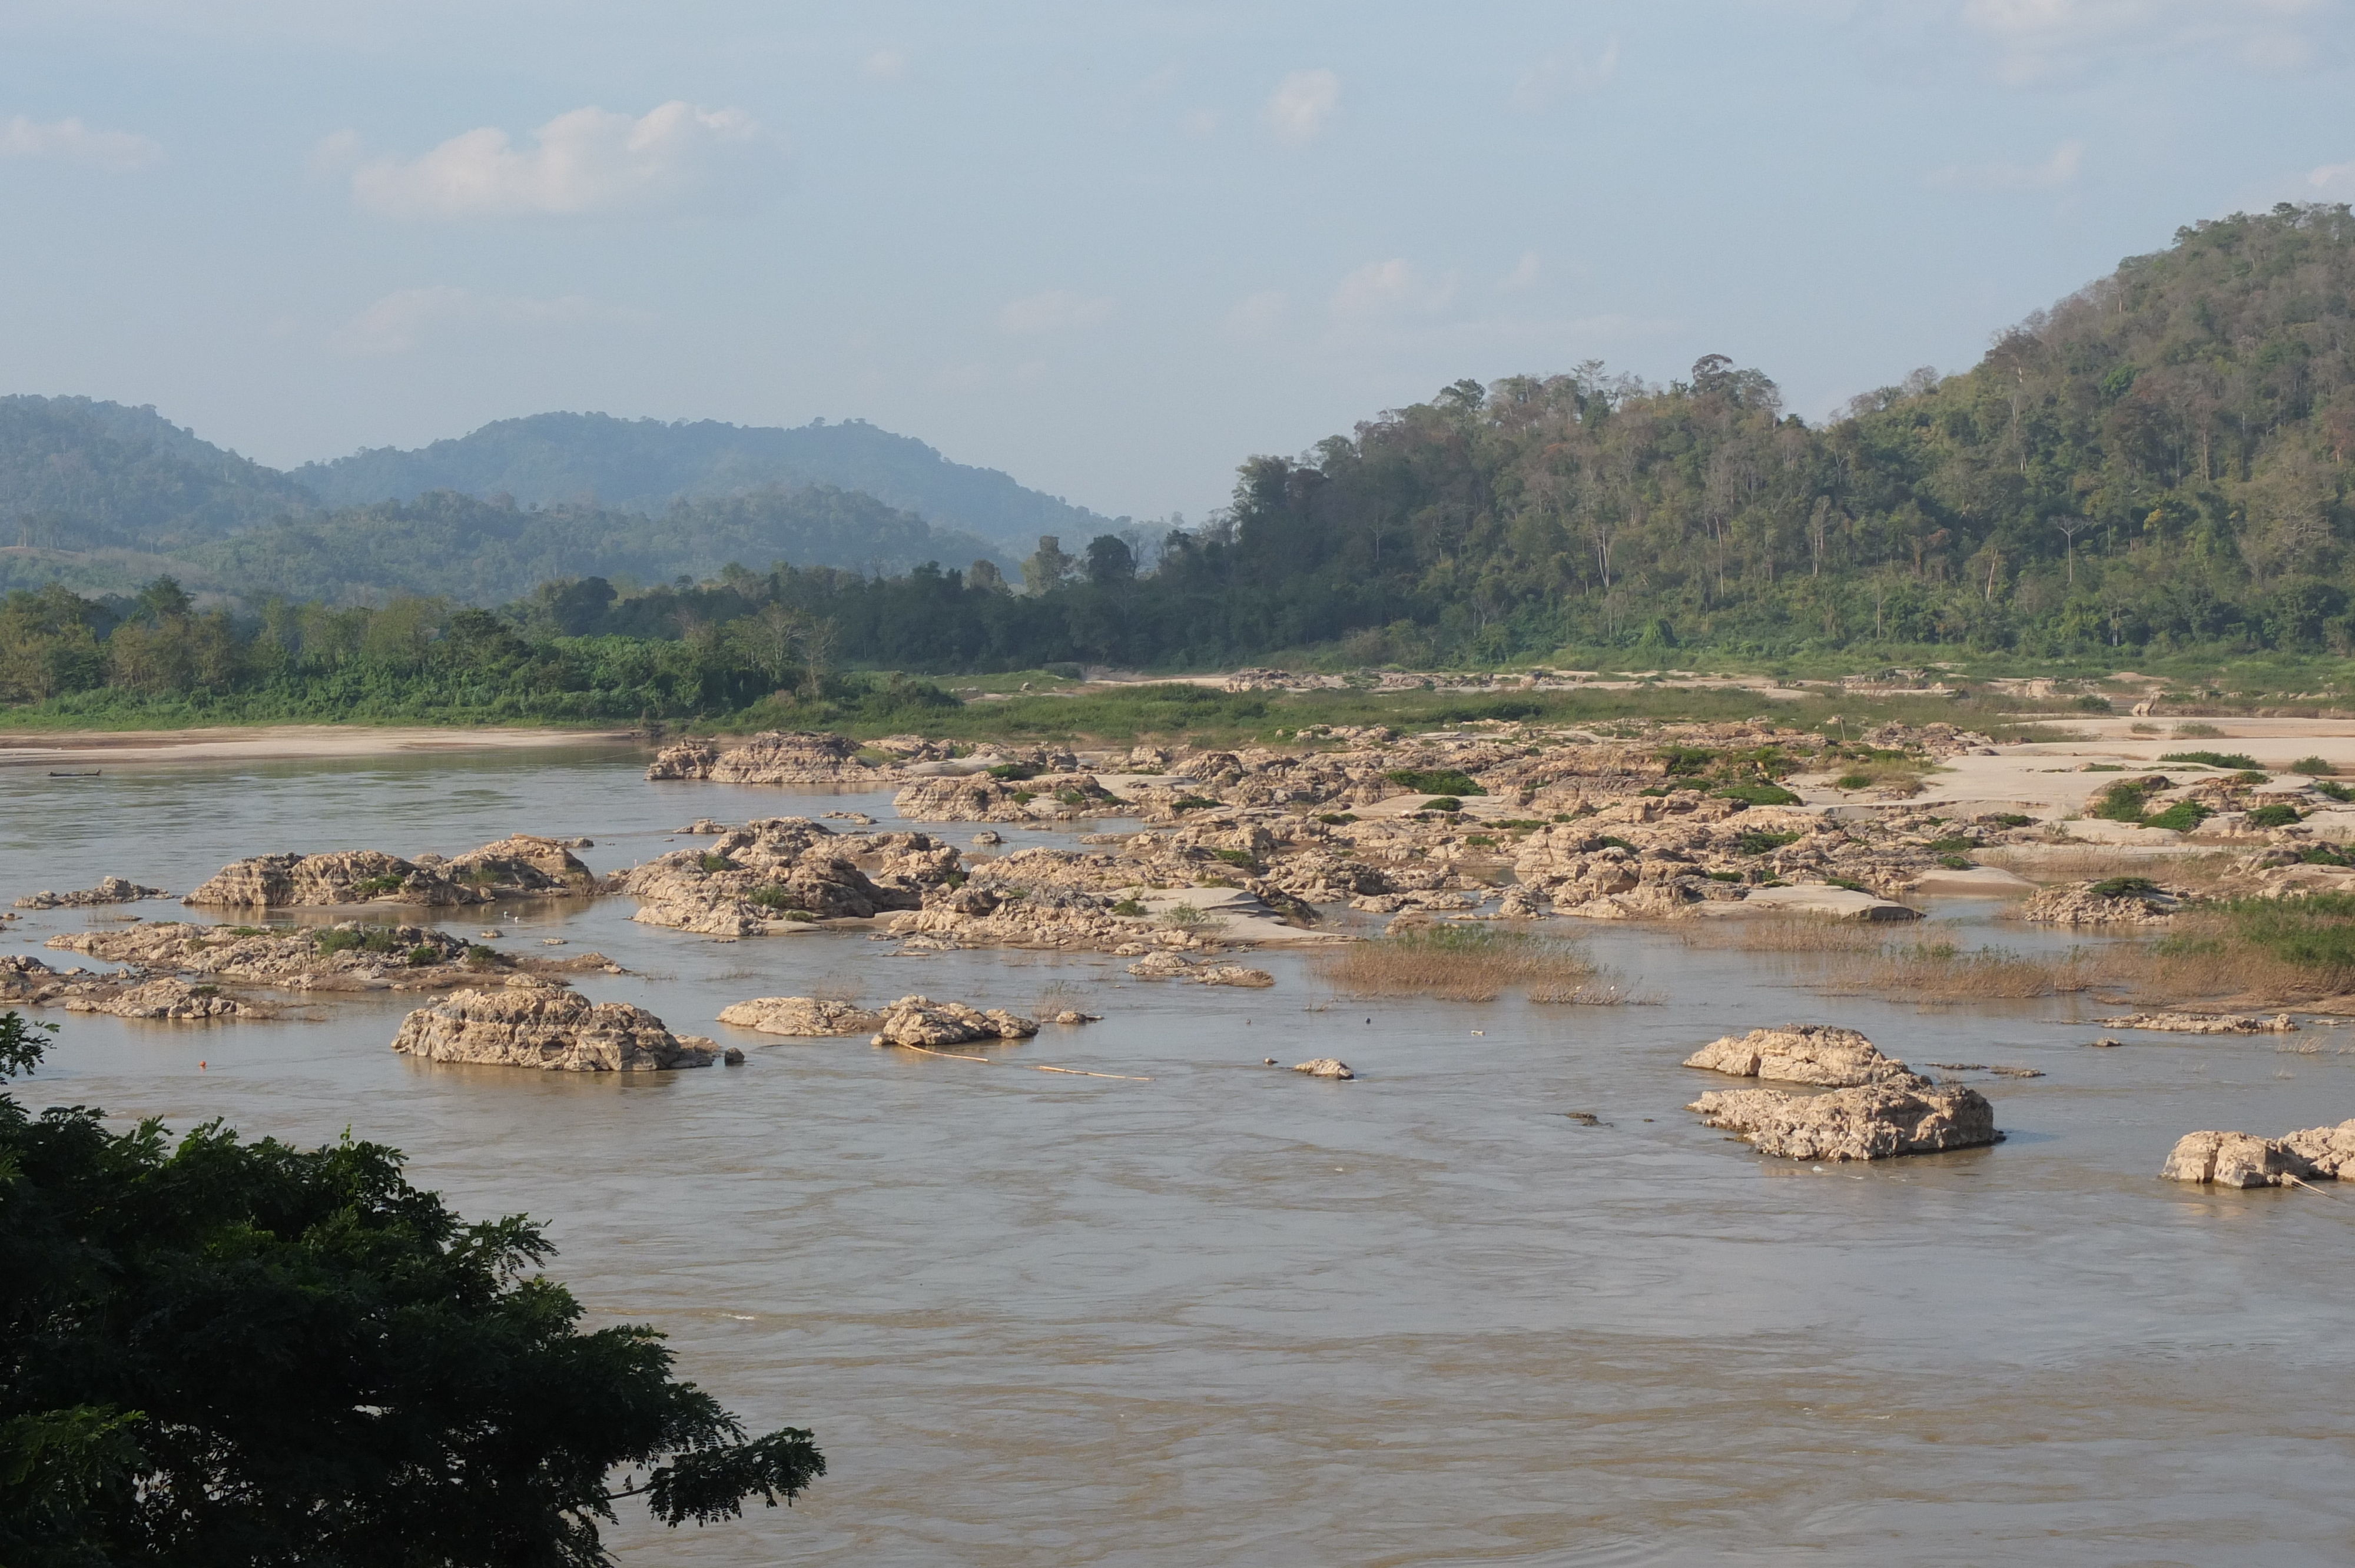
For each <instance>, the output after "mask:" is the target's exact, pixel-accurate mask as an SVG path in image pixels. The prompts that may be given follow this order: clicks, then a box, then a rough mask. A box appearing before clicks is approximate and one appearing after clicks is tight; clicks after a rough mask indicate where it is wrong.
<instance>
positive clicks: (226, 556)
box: [185, 485, 991, 604]
mask: <svg viewBox="0 0 2355 1568" xmlns="http://www.w3.org/2000/svg"><path fill="white" fill-rule="evenodd" d="M990 550H991V546H989V544H988V543H987V542H986V541H985V540H982V539H977V538H975V537H974V536H972V535H965V534H954V533H949V532H946V531H943V530H941V529H936V528H933V527H932V526H930V525H929V524H926V523H925V522H924V520H923V519H922V518H921V517H917V516H913V515H911V514H908V513H905V512H900V511H898V510H895V509H894V508H892V507H889V506H886V505H884V504H883V503H881V502H879V501H878V500H876V499H875V498H874V497H873V496H871V495H861V494H858V493H856V492H850V491H841V490H836V489H834V488H832V487H831V486H828V485H810V486H808V487H806V488H805V489H801V490H765V491H760V492H756V493H751V494H749V495H731V496H725V497H714V498H709V499H706V500H699V501H682V502H679V503H676V504H674V505H671V506H669V507H667V508H666V509H665V510H663V511H662V512H660V513H658V514H655V515H654V516H651V517H649V516H645V515H643V514H639V513H635V512H616V511H611V510H606V509H602V508H598V507H591V506H549V507H521V506H517V505H516V504H514V503H511V502H506V501H497V502H491V501H477V500H475V499H474V497H472V496H469V495H461V494H458V493H455V492H453V491H447V490H442V491H432V492H429V493H426V494H424V495H422V496H420V497H419V498H418V499H416V500H415V501H411V502H407V503H402V502H393V501H388V502H381V503H378V504H376V505H372V506H347V507H340V508H337V509H336V510H335V511H333V512H328V513H320V514H311V515H307V516H299V517H288V518H283V519H281V520H279V521H277V522H274V523H271V524H265V525H263V526H261V527H259V528H254V529H250V530H248V531H247V532H244V533H241V534H238V535H232V536H230V537H229V538H225V539H220V540H217V541H214V542H212V543H210V544H208V545H204V546H199V547H197V548H195V549H192V550H189V551H187V552H186V556H185V558H186V563H187V565H188V566H189V567H191V568H193V575H194V576H196V577H197V578H198V579H199V580H202V581H207V582H218V583H223V584H234V585H236V590H237V592H238V593H239V594H240V595H241V596H242V597H243V598H244V599H246V600H247V601H248V602H249V603H254V602H258V601H260V600H261V599H264V598H267V597H272V596H277V597H282V598H285V599H297V600H304V599H318V600H325V601H327V602H329V603H336V604H364V603H370V602H378V601H381V600H383V599H386V598H388V597H389V596H392V595H396V594H410V595H416V596H418V597H421V598H443V599H453V600H455V601H456V602H458V603H461V604H498V603H501V602H503V601H505V600H507V599H519V598H521V597H523V596H524V595H525V594H527V593H529V592H530V591H531V590H532V589H533V588H535V587H537V586H538V585H539V584H541V583H544V582H549V581H551V580H555V579H569V578H576V577H609V578H613V577H618V578H622V579H623V580H625V581H627V580H635V581H637V582H640V583H645V584H657V583H666V582H668V581H669V580H671V579H672V578H673V577H688V578H691V579H692V578H702V577H717V576H718V575H719V573H720V571H721V570H722V569H723V568H724V567H728V566H729V565H730V563H740V564H741V563H744V562H754V563H760V564H762V565H766V564H768V563H771V562H775V561H796V562H803V563H811V564H816V565H821V566H824V567H835V568H845V569H848V570H850V571H854V572H858V573H861V574H864V575H867V576H871V577H890V576H894V575H897V574H900V573H904V572H907V571H910V570H911V569H912V568H914V567H919V566H921V565H922V564H923V563H924V562H926V561H937V560H940V559H942V558H943V556H945V557H946V558H948V559H950V560H953V561H971V560H974V559H975V558H977V557H980V556H986V555H988V554H989V553H990Z"/></svg>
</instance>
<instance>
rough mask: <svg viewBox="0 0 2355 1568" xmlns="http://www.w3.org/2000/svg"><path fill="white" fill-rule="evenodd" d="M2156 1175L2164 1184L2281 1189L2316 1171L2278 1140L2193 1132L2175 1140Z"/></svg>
mask: <svg viewBox="0 0 2355 1568" xmlns="http://www.w3.org/2000/svg"><path fill="white" fill-rule="evenodd" d="M2332 1130H2336V1129H2332ZM2158 1174H2159V1177H2160V1179H2161V1180H2163V1181H2191V1182H2196V1183H2200V1184H2201V1185H2212V1186H2217V1187H2284V1186H2287V1185H2288V1184H2289V1182H2290V1181H2291V1179H2293V1178H2295V1179H2297V1180H2301V1181H2303V1180H2308V1179H2311V1178H2312V1177H2314V1176H2315V1175H2317V1174H2318V1172H2317V1171H2316V1170H2315V1168H2314V1165H2313V1162H2312V1161H2310V1160H2307V1158H2306V1156H2304V1155H2303V1154H2301V1153H2299V1152H2298V1151H2297V1150H2294V1149H2292V1148H2291V1147H2290V1146H2289V1144H2288V1143H2287V1142H2286V1141H2285V1140H2283V1139H2272V1138H2254V1137H2252V1136H2251V1135H2249V1134H2248V1133H2245V1132H2192V1133H2186V1134H2185V1135H2184V1136H2183V1137H2182V1138H2181V1139H2178V1140H2177V1142H2176V1145H2175V1148H2174V1150H2172V1151H2171V1152H2170V1153H2169V1155H2168V1157H2167V1163H2166V1164H2165V1165H2163V1166H2161V1167H2160V1168H2159V1172H2158Z"/></svg>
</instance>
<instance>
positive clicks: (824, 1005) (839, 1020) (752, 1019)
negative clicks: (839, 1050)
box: [719, 996, 883, 1039]
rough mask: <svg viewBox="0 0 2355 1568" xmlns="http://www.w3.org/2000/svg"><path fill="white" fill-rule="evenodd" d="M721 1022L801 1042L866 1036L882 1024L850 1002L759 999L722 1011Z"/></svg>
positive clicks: (879, 1018) (879, 1017)
mask: <svg viewBox="0 0 2355 1568" xmlns="http://www.w3.org/2000/svg"><path fill="white" fill-rule="evenodd" d="M719 1022H722V1023H732V1024H735V1025H736V1026H737V1027H738V1028H740V1029H757V1030H759V1031H760V1032H761V1033H763V1034H787V1035H793V1036H794V1037H796V1038H802V1039H823V1038H826V1037H828V1036H834V1035H845V1034H865V1033H870V1032H871V1031H872V1030H873V1029H874V1028H875V1026H876V1025H877V1024H879V1023H880V1022H883V1015H882V1014H881V1013H879V1012H869V1011H868V1010H867V1009H866V1008H863V1007H859V1006H857V1005H855V1004H853V1003H851V1002H847V1001H824V1000H822V999H820V998H817V997H810V996H758V997H754V998H753V999H752V1000H751V1001H739V1002H732V1003H730V1005H728V1006H726V1007H723V1008H721V1009H720V1010H719Z"/></svg>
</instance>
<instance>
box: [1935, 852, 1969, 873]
mask: <svg viewBox="0 0 2355 1568" xmlns="http://www.w3.org/2000/svg"><path fill="white" fill-rule="evenodd" d="M1938 863H1939V864H1940V865H1943V866H1945V868H1946V869H1947V870H1948V871H1968V870H1970V869H1971V867H1972V866H1973V865H1975V864H1977V862H1976V861H1974V860H1972V859H1971V857H1970V856H1968V855H1966V854H1942V855H1940V856H1939V857H1938Z"/></svg>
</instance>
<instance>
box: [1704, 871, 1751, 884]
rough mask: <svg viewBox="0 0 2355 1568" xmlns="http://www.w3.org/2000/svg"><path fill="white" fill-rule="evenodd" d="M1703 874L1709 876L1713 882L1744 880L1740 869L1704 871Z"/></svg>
mask: <svg viewBox="0 0 2355 1568" xmlns="http://www.w3.org/2000/svg"><path fill="white" fill-rule="evenodd" d="M1701 874H1702V875H1703V876H1706V877H1708V878H1709V879H1710V881H1711V882H1740V881H1741V880H1742V874H1741V873H1740V872H1738V871H1704V872H1702V873H1701Z"/></svg>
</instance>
